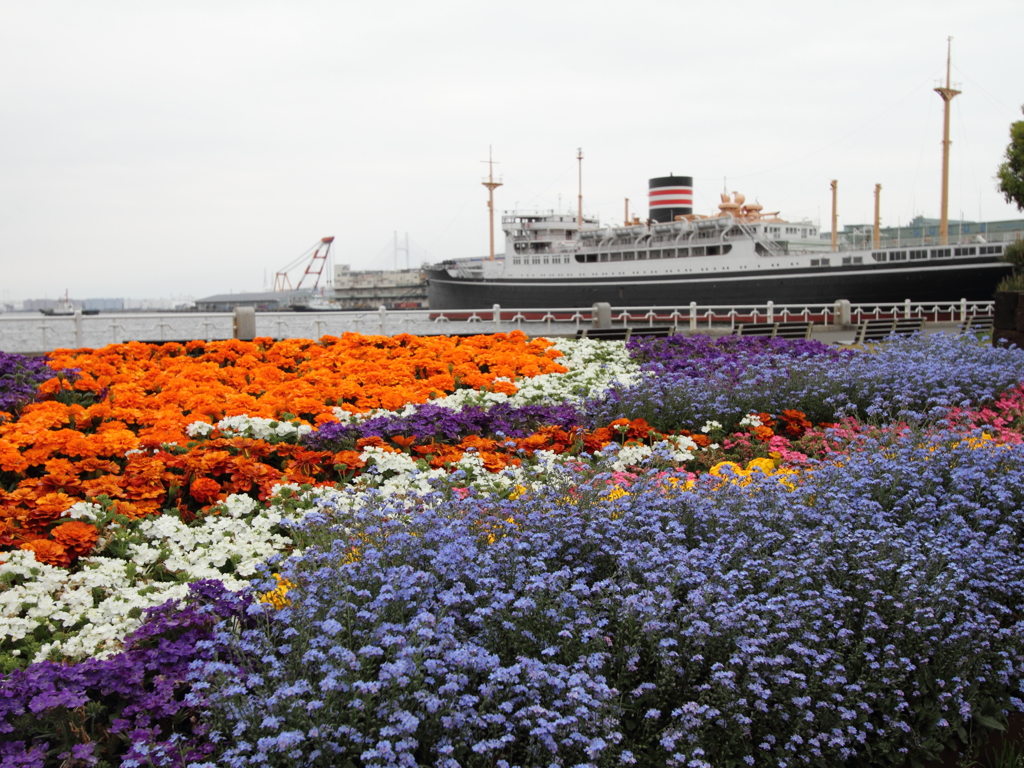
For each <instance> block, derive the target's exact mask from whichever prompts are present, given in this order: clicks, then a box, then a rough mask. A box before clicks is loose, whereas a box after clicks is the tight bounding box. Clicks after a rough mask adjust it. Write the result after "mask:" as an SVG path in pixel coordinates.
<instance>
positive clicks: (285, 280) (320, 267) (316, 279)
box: [274, 237, 334, 291]
mask: <svg viewBox="0 0 1024 768" xmlns="http://www.w3.org/2000/svg"><path fill="white" fill-rule="evenodd" d="M333 242H334V238H333V237H325V238H323V239H321V240H320V242H318V243H317V244H316V245H314V246H313V247H312V248H310V249H309V250H307V251H305V252H303V254H302V255H301V256H299V257H298V258H297V259H295V261H293V262H292V263H291V264H289V265H288V266H286V267H285V268H284V269H282V270H280V271H279V272H278V273H277V274H276V275H274V290H275V291H297V290H299V289H300V288H302V284H303V283H304V282H305V281H306V278H307V277H312V278H313V290H316V289H317V288H318V287H319V285H320V276H321V275H322V274H323V272H324V267H329V266H330V261H329V257H330V255H331V243H333ZM303 262H308V263H307V264H306V271H305V272H303V273H302V277H300V278H299V283H298V285H296V286H294V287H292V281H291V280H290V279H289V277H288V273H289V272H291V271H292V270H293V269H295V267H297V266H299V265H300V264H302V263H303ZM329 278H330V274H329V273H328V279H329Z"/></svg>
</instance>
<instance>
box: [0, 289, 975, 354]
mask: <svg viewBox="0 0 1024 768" xmlns="http://www.w3.org/2000/svg"><path fill="white" fill-rule="evenodd" d="M607 311H608V314H607V316H608V317H609V318H610V321H611V324H612V326H613V327H614V326H631V327H637V326H641V325H646V326H665V325H671V326H674V327H676V328H678V329H680V330H682V331H690V332H701V331H706V330H712V329H718V330H720V331H723V330H724V329H727V328H728V329H731V328H733V327H735V326H736V324H738V323H741V322H776V321H783V322H784V321H788V320H804V321H807V320H810V321H813V322H814V323H815V326H816V327H819V328H821V329H823V330H827V329H829V328H835V327H839V326H842V325H849V324H851V323H857V322H860V321H861V320H866V319H871V318H878V317H896V316H899V317H922V318H924V319H925V321H926V322H933V323H943V322H946V323H958V322H960V323H962V322H964V321H966V320H967V319H968V318H971V317H974V316H977V315H989V314H991V313H992V312H993V302H991V301H967V300H966V299H961V300H960V301H954V302H938V303H937V302H923V303H922V302H913V301H911V300H909V299H907V300H906V301H903V302H896V303H891V304H850V303H849V302H836V303H835V304H799V305H797V304H774V303H772V302H768V303H766V304H751V305H745V306H724V305H698V304H696V303H691V304H688V305H683V306H663V307H662V306H658V307H614V306H613V307H608V308H607ZM597 319H598V313H597V312H596V311H595V310H594V309H590V308H587V309H582V308H578V307H564V308H559V307H553V308H548V309H523V308H511V309H506V308H503V307H500V306H498V305H495V306H493V307H491V308H490V309H486V310H483V309H481V310H430V309H419V310H414V309H390V310H389V309H384V308H380V309H378V310H368V311H354V312H328V311H324V312H317V311H310V312H257V313H256V314H255V325H256V333H255V335H256V336H257V337H269V338H272V339H296V338H307V339H320V338H323V337H324V336H341V335H342V334H344V333H360V334H367V335H378V334H379V335H385V336H395V335H398V334H402V333H408V334H411V335H436V334H441V335H471V334H488V333H499V332H508V331H513V330H519V331H523V332H524V333H526V334H527V335H530V336H545V335H548V336H566V335H573V334H575V332H576V331H578V330H580V329H581V328H583V327H591V326H593V325H594V324H595V323H596V322H597ZM237 327H238V325H237V319H236V314H232V313H230V312H166V313H123V314H122V313H116V314H114V313H112V314H100V315H82V314H81V313H80V312H78V313H76V314H75V315H72V316H44V315H37V314H28V313H25V314H0V351H3V352H21V353H29V354H39V353H44V352H50V351H52V350H54V349H60V348H70V349H76V348H82V347H89V348H98V347H103V346H106V345H108V344H119V343H123V342H127V341H144V342H150V343H163V342H186V341H191V340H200V341H214V340H220V339H231V338H235V337H236V335H237V330H236V329H237Z"/></svg>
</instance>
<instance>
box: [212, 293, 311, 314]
mask: <svg viewBox="0 0 1024 768" xmlns="http://www.w3.org/2000/svg"><path fill="white" fill-rule="evenodd" d="M311 294H312V291H307V290H303V291H260V292H255V293H219V294H217V295H215V296H207V297H206V298H203V299H196V309H197V310H198V311H200V312H233V311H234V309H235V307H255V308H256V310H257V311H258V312H277V311H281V310H286V309H289V308H290V307H292V306H296V305H306V304H308V303H309V299H310V295H311Z"/></svg>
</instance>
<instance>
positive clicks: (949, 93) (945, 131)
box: [935, 37, 960, 245]
mask: <svg viewBox="0 0 1024 768" xmlns="http://www.w3.org/2000/svg"><path fill="white" fill-rule="evenodd" d="M952 48H953V38H952V37H949V38H947V40H946V87H945V88H942V87H939V88H936V89H935V92H936V93H937V94H939V96H941V97H942V103H943V107H944V111H945V114H944V116H943V128H942V218H941V220H940V221H939V239H940V240H939V242H940V244H941V245H946V244H947V243H948V242H949V145H950V141H949V102H951V101H952V100H953V97H954V96H958V95H959V94H960V91H957V90H954V89H953V87H952V84H951V83H950V81H949V70H950V60H951V58H952Z"/></svg>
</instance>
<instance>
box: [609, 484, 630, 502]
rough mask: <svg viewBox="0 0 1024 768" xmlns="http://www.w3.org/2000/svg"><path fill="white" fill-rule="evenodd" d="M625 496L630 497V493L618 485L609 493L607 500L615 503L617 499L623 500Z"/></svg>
mask: <svg viewBox="0 0 1024 768" xmlns="http://www.w3.org/2000/svg"><path fill="white" fill-rule="evenodd" d="M623 496H629V491H627V490H624V489H623V488H621V487H619V486H617V485H616V486H615V487H614V488H612V489H611V490H610V491H608V496H607V498H608V501H615V500H616V499H621V498H622V497H623Z"/></svg>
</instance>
